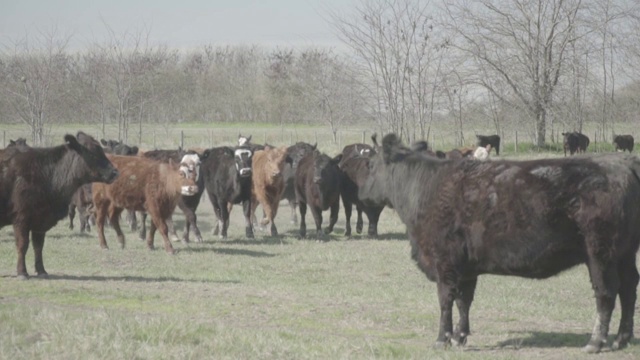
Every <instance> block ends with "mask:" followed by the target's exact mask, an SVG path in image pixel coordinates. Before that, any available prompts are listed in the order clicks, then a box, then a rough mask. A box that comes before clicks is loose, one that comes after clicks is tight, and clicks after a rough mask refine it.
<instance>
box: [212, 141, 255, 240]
mask: <svg viewBox="0 0 640 360" xmlns="http://www.w3.org/2000/svg"><path fill="white" fill-rule="evenodd" d="M252 155H253V152H252V151H251V149H250V148H249V147H238V148H236V149H233V148H230V147H227V146H222V147H217V148H212V149H207V150H205V151H204V153H203V154H202V157H201V159H202V164H201V165H200V172H201V174H202V175H201V176H202V177H203V181H204V186H205V188H206V189H207V194H208V195H209V200H210V201H211V205H212V206H213V211H214V213H215V215H216V218H217V219H218V225H217V226H216V227H217V228H218V229H219V233H220V237H221V238H222V239H226V238H227V229H228V228H229V204H239V203H242V208H243V213H244V217H245V234H246V236H247V237H248V238H253V227H252V225H251V158H252Z"/></svg>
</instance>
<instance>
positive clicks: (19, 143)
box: [7, 138, 31, 150]
mask: <svg viewBox="0 0 640 360" xmlns="http://www.w3.org/2000/svg"><path fill="white" fill-rule="evenodd" d="M7 147H16V148H18V149H21V150H24V149H29V148H31V147H30V146H29V145H27V139H25V138H17V139H16V140H9V145H7Z"/></svg>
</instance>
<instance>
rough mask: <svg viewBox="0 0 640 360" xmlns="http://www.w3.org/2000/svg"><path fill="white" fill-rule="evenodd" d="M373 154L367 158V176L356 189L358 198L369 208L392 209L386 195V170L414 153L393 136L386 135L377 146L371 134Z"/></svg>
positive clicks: (375, 138) (374, 135)
mask: <svg viewBox="0 0 640 360" xmlns="http://www.w3.org/2000/svg"><path fill="white" fill-rule="evenodd" d="M371 140H372V141H373V144H374V147H373V148H374V150H375V152H374V154H372V155H371V156H370V157H369V176H368V177H367V180H366V181H365V182H364V185H363V186H360V187H359V188H358V198H360V200H361V201H362V202H364V203H365V204H368V205H369V206H384V205H387V206H389V207H393V204H392V203H391V201H390V199H389V195H388V193H387V189H388V188H390V186H388V184H387V179H388V168H389V167H391V166H393V163H395V162H398V161H402V160H403V159H405V158H406V157H407V156H409V155H411V154H413V153H414V152H415V151H414V150H411V149H409V148H407V147H405V146H404V145H403V144H402V142H401V141H400V139H399V138H398V137H397V136H396V135H395V134H388V135H386V136H385V137H384V139H383V141H382V146H381V145H379V144H378V140H377V135H376V134H373V135H372V136H371Z"/></svg>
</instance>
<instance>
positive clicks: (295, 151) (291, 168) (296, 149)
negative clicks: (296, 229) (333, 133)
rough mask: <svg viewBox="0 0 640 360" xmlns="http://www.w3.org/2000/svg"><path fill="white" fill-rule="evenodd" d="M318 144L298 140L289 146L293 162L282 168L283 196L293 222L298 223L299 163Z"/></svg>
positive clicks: (289, 153) (288, 152)
mask: <svg viewBox="0 0 640 360" xmlns="http://www.w3.org/2000/svg"><path fill="white" fill-rule="evenodd" d="M317 146H318V144H313V145H311V144H309V143H306V142H297V143H295V144H293V145H291V146H289V147H288V148H287V155H288V156H289V158H290V159H291V162H286V163H285V164H284V168H283V169H282V176H283V178H284V191H283V192H282V198H283V199H286V200H287V202H288V203H289V208H290V209H291V223H292V224H297V223H298V215H297V211H298V199H297V198H296V187H295V180H294V178H295V174H296V170H297V169H298V163H300V160H302V158H303V157H304V156H305V155H307V154H310V153H312V152H313V151H314V150H315V149H316V148H317Z"/></svg>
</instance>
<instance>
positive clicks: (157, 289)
mask: <svg viewBox="0 0 640 360" xmlns="http://www.w3.org/2000/svg"><path fill="white" fill-rule="evenodd" d="M77 129H78V128H77V127H76V128H61V129H56V131H55V133H54V134H53V135H54V136H55V137H54V139H59V140H57V141H55V143H61V141H62V140H61V139H62V135H61V134H64V133H65V132H71V133H75V132H76V131H77ZM239 129H242V128H239V127H231V128H229V129H225V130H224V131H221V132H219V133H216V134H215V135H214V133H213V132H209V133H207V132H206V131H202V128H185V130H184V132H185V133H186V134H187V139H191V140H192V141H189V142H187V143H186V145H187V147H188V146H198V147H207V146H210V145H209V141H213V143H214V145H218V144H232V143H233V142H234V141H235V139H236V138H237V133H238V130H239ZM86 131H88V132H90V133H91V132H92V131H91V130H90V129H86ZM296 131H297V132H298V137H294V136H293V135H287V134H290V133H286V132H283V131H282V130H281V129H258V130H256V131H255V132H254V133H253V136H254V141H255V142H263V141H264V139H263V137H264V138H265V139H266V141H267V142H270V143H274V144H275V145H281V144H288V143H289V140H293V142H295V141H308V142H312V143H313V142H314V136H315V135H314V134H315V133H316V130H314V129H298V130H296ZM242 132H243V134H244V131H242ZM278 132H280V138H278V137H277V136H278V135H277V134H278ZM93 133H94V135H95V136H96V137H97V138H99V137H100V136H99V135H98V132H97V131H95V132H93ZM179 133H180V130H176V129H173V130H171V132H170V133H169V135H167V136H163V137H161V136H158V137H157V138H156V141H160V139H162V141H163V142H162V143H161V146H159V147H163V148H173V147H174V146H177V144H176V139H179V135H178V136H176V134H179ZM247 133H250V131H247ZM198 134H199V135H198ZM271 134H273V138H271V137H270V136H272V135H271ZM25 135H27V134H25V133H21V134H20V135H18V132H17V131H16V132H15V133H14V132H11V133H10V138H12V139H13V138H17V137H18V136H25ZM147 135H148V134H147ZM256 135H257V136H256ZM368 135H370V134H368ZM148 136H149V135H148ZM198 136H200V137H198ZM214 136H219V138H215V139H213V137H214ZM361 136H362V135H361V134H360V133H358V132H356V131H354V132H353V136H351V137H346V136H345V137H344V138H343V139H342V140H341V145H342V146H344V145H346V144H347V143H351V142H357V141H361ZM288 137H290V138H291V139H289V138H288ZM152 141H153V140H152V137H150V136H149V137H148V138H147V139H146V142H145V144H146V145H147V146H146V147H147V148H150V147H151V146H149V145H150V144H152ZM366 141H367V142H370V140H369V138H368V137H367V139H366ZM130 143H132V144H136V143H137V142H135V141H130ZM318 143H319V148H321V149H322V150H323V151H326V152H327V153H329V154H331V155H333V154H335V153H337V152H338V151H339V148H340V147H339V146H338V144H332V143H331V140H330V139H328V138H326V137H321V138H320V139H319V141H318ZM504 152H505V153H507V154H508V153H509V147H507V146H505V147H504ZM528 156H536V157H537V156H549V155H548V154H535V155H532V154H529V155H528ZM552 156H558V154H557V153H556V154H555V155H552ZM560 156H561V155H560ZM202 202H203V203H202V204H201V205H200V207H199V208H198V212H197V213H198V224H199V226H200V229H201V230H202V233H203V237H204V240H205V242H204V243H201V244H199V243H191V244H188V245H185V244H181V243H174V247H175V249H176V250H177V254H176V255H173V256H171V255H167V254H166V253H165V252H164V250H162V248H161V247H159V246H157V247H156V249H157V250H155V251H149V250H147V248H146V246H145V244H144V242H142V241H141V240H139V239H138V238H137V235H136V234H134V233H132V232H130V231H129V230H128V229H125V235H126V237H127V238H126V248H125V249H119V247H118V245H117V241H116V237H115V232H114V231H113V230H112V229H110V228H109V229H107V230H106V237H107V242H108V243H109V245H110V247H111V250H101V249H100V247H99V244H98V239H97V235H96V232H95V229H92V231H91V232H90V233H88V234H85V235H81V234H80V233H79V232H78V231H77V228H78V227H77V219H76V230H74V231H71V230H69V229H68V221H67V220H66V219H65V220H63V221H60V222H59V223H58V225H57V226H56V227H55V228H53V229H52V230H51V231H49V232H48V234H47V238H46V239H47V240H46V242H45V248H44V262H45V266H46V269H47V271H48V272H49V274H50V277H49V279H39V278H35V277H33V278H31V279H30V280H28V281H19V280H17V279H16V278H15V265H16V250H15V245H14V237H13V231H12V229H11V227H10V226H8V227H4V228H2V229H0V264H1V266H0V324H1V325H0V359H79V358H82V359H176V358H179V359H208V358H211V359H213V358H215V359H227V358H228V359H231V358H233V359H235V358H241V359H338V358H341V359H344V358H348V359H369V358H401V359H408V358H410V359H432V358H436V359H514V358H517V359H528V358H536V359H537V358H544V359H583V358H585V357H586V356H587V355H586V354H584V353H583V352H582V351H581V348H582V346H584V345H585V344H586V342H587V341H588V338H589V335H590V332H591V329H592V326H593V323H594V320H595V316H596V311H595V301H594V298H593V292H592V290H591V285H590V282H589V278H588V273H587V269H586V266H584V265H581V266H578V267H576V268H573V269H571V270H569V271H567V272H564V273H562V274H560V275H559V276H556V277H553V278H551V279H548V280H542V281H535V280H527V279H523V278H516V277H498V276H481V277H480V280H479V282H478V287H477V290H476V298H475V301H474V303H473V306H472V310H471V331H472V334H471V335H470V336H469V338H468V343H467V346H466V347H463V348H458V347H453V348H450V349H448V350H436V349H433V348H432V346H433V344H434V343H435V340H436V337H437V332H438V321H439V305H438V299H437V295H436V286H435V284H434V283H431V282H429V281H427V279H426V277H425V276H424V275H423V274H422V272H420V270H419V269H418V268H417V267H416V265H415V263H414V262H413V260H411V258H410V245H409V242H408V240H407V237H406V235H405V227H404V225H403V224H402V223H401V222H400V220H399V218H398V217H397V215H396V214H395V213H394V212H393V210H390V209H385V210H384V211H383V213H382V215H381V217H380V223H379V229H378V230H379V233H380V238H378V239H371V238H368V237H367V236H366V235H355V236H353V237H352V238H351V239H347V238H345V237H344V236H343V233H344V229H345V223H344V222H345V219H344V212H343V209H342V207H341V208H340V215H339V219H338V223H337V224H336V229H335V231H334V233H333V234H331V235H330V237H329V241H317V240H316V239H315V238H314V237H313V236H309V238H308V239H298V237H297V235H298V227H297V226H296V225H293V224H290V223H289V208H288V206H287V204H286V202H282V203H281V205H280V209H279V212H278V216H277V218H276V224H277V225H278V229H279V232H280V234H281V235H280V236H279V237H270V236H267V234H268V233H267V232H263V231H259V230H258V231H256V238H255V239H251V240H249V239H246V238H245V237H244V226H243V221H244V220H243V218H242V214H241V207H240V206H238V205H236V206H235V207H234V210H233V212H232V214H231V225H230V227H229V238H228V239H227V240H220V239H219V238H218V237H216V236H213V235H211V231H212V229H213V227H215V221H214V216H213V210H212V207H211V204H210V202H209V199H208V198H207V196H206V195H205V196H203V198H202ZM178 213H179V210H178ZM178 213H177V214H176V215H175V216H174V219H175V221H176V225H177V227H178V229H179V230H181V229H182V228H183V225H184V218H183V216H182V214H178ZM258 214H261V212H260V210H258ZM324 220H325V224H326V223H327V222H328V212H325V213H324ZM307 224H308V227H309V229H310V231H309V232H308V233H309V234H313V233H314V231H313V229H314V226H313V225H312V224H313V219H312V217H311V214H309V213H308V214H307ZM354 224H355V211H354V216H353V217H352V225H354ZM366 225H367V221H366V217H365V231H366ZM156 237H157V238H156V244H158V240H159V234H156ZM33 261H34V260H33V249H32V248H30V249H29V252H28V254H27V270H28V271H29V272H30V274H32V275H34V267H33ZM636 309H638V307H636ZM619 316H620V313H619V307H618V308H617V309H616V311H614V318H613V320H612V325H611V329H610V341H611V339H612V338H613V336H614V335H615V333H616V332H617V326H618V321H619ZM638 316H640V314H639V311H638V310H636V319H637V318H638ZM454 319H455V318H454ZM635 337H636V338H638V337H640V331H639V330H638V326H636V329H635ZM639 345H640V341H638V340H633V341H632V344H631V346H630V347H629V348H627V349H624V350H622V351H617V352H610V351H608V349H605V351H604V352H603V353H601V354H599V355H593V357H594V358H596V357H597V358H598V359H638V358H640V346H639Z"/></svg>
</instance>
